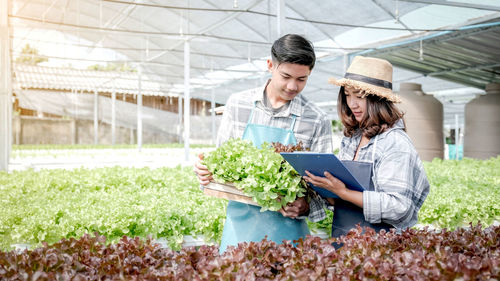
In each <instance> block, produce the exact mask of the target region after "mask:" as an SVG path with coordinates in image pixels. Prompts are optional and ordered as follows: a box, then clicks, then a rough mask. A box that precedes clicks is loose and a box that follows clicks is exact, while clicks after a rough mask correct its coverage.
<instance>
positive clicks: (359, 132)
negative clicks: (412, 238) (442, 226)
mask: <svg viewBox="0 0 500 281" xmlns="http://www.w3.org/2000/svg"><path fill="white" fill-rule="evenodd" d="M329 82H330V83H332V84H335V85H337V86H340V87H341V88H340V92H339V96H338V104H337V106H338V113H339V116H340V119H341V121H342V124H343V125H344V135H345V137H344V138H343V140H342V144H341V147H340V153H339V158H340V159H341V160H343V161H346V162H345V164H346V167H348V169H349V170H351V172H352V173H353V174H355V175H357V176H358V177H359V175H361V176H362V177H364V179H361V181H365V180H366V182H369V187H368V188H366V189H365V191H363V192H359V191H354V190H351V189H348V188H347V187H346V186H345V184H344V183H343V182H342V181H340V180H338V179H337V178H335V177H333V176H332V175H331V174H330V173H328V172H326V173H325V177H321V176H314V175H312V174H311V173H309V172H306V173H307V176H304V178H305V180H306V181H307V182H309V183H311V184H313V185H315V186H318V187H322V188H325V189H327V190H329V191H331V192H333V193H335V194H336V195H338V196H339V198H335V199H332V198H328V202H329V203H330V204H333V205H334V219H333V224H332V236H333V237H339V236H341V235H345V234H347V233H348V232H349V230H350V229H352V228H353V227H355V226H356V224H358V223H359V224H360V225H361V226H362V227H364V226H368V227H371V228H373V229H375V230H376V231H379V230H381V229H385V230H389V229H390V228H396V229H397V230H398V231H400V230H401V229H405V228H408V227H411V226H413V225H414V224H415V223H416V222H417V220H418V211H419V209H420V207H421V206H422V204H423V202H424V200H425V198H426V196H427V194H428V193H429V182H428V180H427V176H426V174H425V171H424V167H423V165H422V161H421V160H420V158H419V156H418V153H417V151H416V150H415V147H414V146H413V144H412V142H411V140H410V138H409V137H408V135H407V134H406V132H405V124H404V122H403V119H402V117H403V114H402V113H401V111H400V110H399V109H398V108H397V107H396V105H395V103H397V102H400V99H399V97H398V96H397V95H395V94H394V93H393V92H392V65H391V64H390V63H389V62H388V61H386V60H382V59H377V58H369V57H361V56H357V57H355V58H354V60H353V62H352V64H351V65H350V66H349V68H348V70H347V73H346V74H345V76H344V78H342V79H339V80H336V79H333V78H332V79H330V80H329Z"/></svg>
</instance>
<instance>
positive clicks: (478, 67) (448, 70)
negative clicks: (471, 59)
mask: <svg viewBox="0 0 500 281" xmlns="http://www.w3.org/2000/svg"><path fill="white" fill-rule="evenodd" d="M494 67H500V63H492V64H481V65H473V66H467V67H461V68H455V69H446V70H441V71H435V72H430V73H427V74H426V75H427V76H436V75H443V74H449V73H455V72H461V71H469V70H476V69H483V68H494Z"/></svg>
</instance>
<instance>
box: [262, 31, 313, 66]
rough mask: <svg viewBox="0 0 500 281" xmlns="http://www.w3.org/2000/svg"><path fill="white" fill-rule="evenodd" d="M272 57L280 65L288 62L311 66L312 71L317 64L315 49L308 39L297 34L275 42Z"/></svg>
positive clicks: (288, 35)
mask: <svg viewBox="0 0 500 281" xmlns="http://www.w3.org/2000/svg"><path fill="white" fill-rule="evenodd" d="M271 56H272V58H273V61H274V62H278V65H280V64H282V63H284V62H287V63H295V64H301V65H307V66H309V69H310V70H312V69H313V67H314V64H315V62H316V55H315V54H314V47H313V45H312V43H311V42H310V41H309V40H307V39H306V38H304V37H302V36H300V35H297V34H287V35H285V36H283V37H281V38H279V39H278V40H276V41H274V44H273V47H272V48H271Z"/></svg>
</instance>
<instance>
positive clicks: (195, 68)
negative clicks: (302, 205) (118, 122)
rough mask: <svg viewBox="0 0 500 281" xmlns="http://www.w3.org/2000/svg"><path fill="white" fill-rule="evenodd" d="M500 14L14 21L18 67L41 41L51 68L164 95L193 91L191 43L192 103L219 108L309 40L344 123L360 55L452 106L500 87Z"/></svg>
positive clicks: (341, 7) (499, 6)
mask: <svg viewBox="0 0 500 281" xmlns="http://www.w3.org/2000/svg"><path fill="white" fill-rule="evenodd" d="M280 3H282V4H283V6H279V5H278V4H280ZM346 3H348V4H346ZM278 11H283V13H280V15H283V16H280V15H278ZM499 11H500V1H497V0H474V1H473V0H455V1H444V0H371V1H367V0H351V1H348V2H346V1H319V0H316V1H299V0H286V1H271V0H233V1H227V0H190V1H183V0H172V1H149V0H143V1H132V0H127V1H120V0H102V1H95V0H78V1H65V0H50V1H47V0H34V1H33V0H30V1H28V0H14V1H12V7H11V11H10V12H9V19H10V24H11V26H12V33H11V38H12V39H13V49H12V56H13V57H14V58H15V57H18V56H19V55H20V50H21V49H22V47H23V46H25V45H26V44H30V45H31V46H34V47H36V48H37V49H38V50H40V54H41V55H43V56H44V57H45V58H47V59H48V60H49V61H48V62H46V63H43V64H42V65H46V66H59V67H62V66H63V67H67V66H72V67H75V68H86V67H87V66H88V65H92V64H106V63H115V64H119V63H126V64H130V65H133V66H134V67H135V68H136V69H138V68H141V70H142V73H143V74H144V76H145V78H144V80H145V81H155V82H157V83H159V84H161V86H159V90H160V91H161V92H162V93H163V94H182V93H183V91H184V85H183V83H184V75H183V74H184V42H186V41H188V42H189V46H190V83H191V90H190V91H191V96H192V97H197V98H201V99H206V100H209V99H210V97H211V94H212V91H213V92H214V93H215V100H216V101H217V102H218V103H225V101H226V99H227V97H228V96H229V95H230V94H232V93H234V92H238V91H243V90H246V89H250V88H254V87H257V86H260V85H261V84H262V83H264V82H265V80H266V79H267V78H268V77H269V75H268V72H267V69H266V63H265V62H266V60H267V59H268V58H269V55H270V54H269V53H270V47H271V44H272V42H273V41H274V40H275V39H276V38H277V37H278V34H285V33H298V34H302V35H305V36H306V37H307V38H308V39H309V40H311V41H312V42H313V43H314V45H315V49H316V53H317V56H318V61H317V64H316V66H315V69H314V70H313V73H312V75H311V77H310V80H309V82H308V85H307V87H306V88H305V90H304V92H303V93H304V95H305V96H307V97H308V98H310V99H311V100H313V101H315V102H317V103H319V104H320V106H322V107H323V108H325V110H327V111H330V113H331V114H332V115H335V108H334V106H333V105H334V104H335V100H336V96H337V92H338V88H335V87H333V86H331V85H329V84H327V80H328V78H329V77H330V76H336V77H339V76H342V75H343V73H344V71H345V69H346V67H347V65H348V63H349V61H350V60H351V59H352V57H353V56H354V55H356V54H366V55H370V56H380V57H385V58H387V59H389V60H390V61H391V62H392V63H393V64H394V65H395V66H396V68H395V73H394V85H395V89H396V90H398V87H399V84H400V83H403V82H415V83H420V84H422V85H423V90H424V91H425V92H428V93H432V94H435V95H440V96H442V97H444V96H445V98H446V99H448V100H450V101H453V100H454V93H460V95H459V96H458V100H459V101H463V100H468V99H470V98H472V97H473V96H474V94H476V93H478V91H479V92H481V91H482V90H481V89H482V88H484V84H485V83H488V82H492V81H498V76H499V73H498V65H497V64H498V62H499V58H498V57H499V56H498V37H499V36H498V32H499V31H498V24H499V22H500V12H499ZM279 22H281V23H283V24H282V25H281V29H280V31H278V26H279V25H278V23H279ZM420 42H422V48H420ZM471 42H472V45H471ZM460 44H463V45H461V46H462V47H457V46H458V45H460ZM382 47H383V48H382ZM420 49H422V50H423V52H422V53H423V60H420V59H419V58H420V55H419V54H420ZM416 50H418V51H416ZM463 56H466V59H462V58H463ZM457 60H458V61H457ZM475 73H477V74H475ZM82 75H84V76H85V75H86V74H85V73H83V74H82ZM476 75H479V78H478V77H475V76H476ZM440 78H444V79H446V80H448V81H444V80H442V79H440ZM476 78H477V79H476ZM124 83H128V82H124ZM130 83H133V82H130ZM464 96H467V98H465V99H464Z"/></svg>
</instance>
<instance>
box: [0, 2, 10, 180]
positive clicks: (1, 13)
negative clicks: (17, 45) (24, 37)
mask: <svg viewBox="0 0 500 281" xmlns="http://www.w3.org/2000/svg"><path fill="white" fill-rule="evenodd" d="M0 1H1V2H0V170H3V171H8V170H9V158H10V151H11V146H12V85H11V82H12V81H11V72H10V66H11V65H10V52H9V50H10V37H9V36H10V30H9V17H8V15H9V2H11V1H8V0H0Z"/></svg>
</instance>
